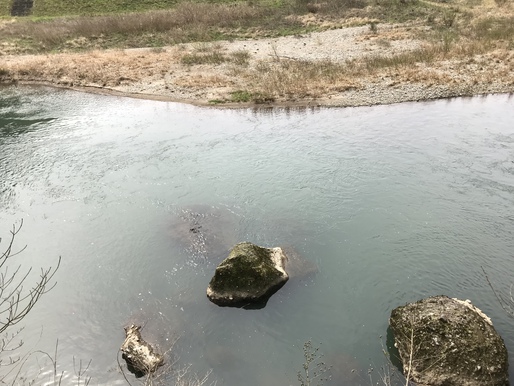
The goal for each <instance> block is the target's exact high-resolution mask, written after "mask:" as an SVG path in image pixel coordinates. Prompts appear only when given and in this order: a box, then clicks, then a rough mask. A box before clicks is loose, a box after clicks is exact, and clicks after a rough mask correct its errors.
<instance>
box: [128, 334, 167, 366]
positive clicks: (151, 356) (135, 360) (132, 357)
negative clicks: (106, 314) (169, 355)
mask: <svg viewBox="0 0 514 386" xmlns="http://www.w3.org/2000/svg"><path fill="white" fill-rule="evenodd" d="M140 329H141V326H136V325H134V324H132V325H131V326H130V327H125V335H126V337H125V341H124V342H123V344H122V345H121V352H122V354H123V358H124V359H125V361H126V362H127V366H128V368H129V370H130V371H131V372H133V373H135V374H136V375H144V374H148V373H153V372H155V370H157V368H159V366H162V365H163V363H164V358H163V356H162V355H160V354H158V353H156V352H155V351H154V349H153V347H152V346H150V344H148V343H147V342H146V341H145V340H144V339H143V338H142V337H141V332H140Z"/></svg>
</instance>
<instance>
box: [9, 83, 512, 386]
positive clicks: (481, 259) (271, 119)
mask: <svg viewBox="0 0 514 386" xmlns="http://www.w3.org/2000/svg"><path fill="white" fill-rule="evenodd" d="M0 184H1V185H0V225H1V228H0V235H1V236H2V237H3V242H2V244H0V247H1V249H2V251H3V247H4V246H5V242H6V239H7V238H8V235H9V234H8V232H9V230H10V229H11V228H12V225H13V224H19V223H20V220H22V219H23V227H22V229H21V231H20V233H19V234H18V236H17V239H16V244H15V246H16V247H17V248H18V249H19V248H21V247H23V246H24V245H27V249H26V250H25V251H23V253H21V254H20V255H18V256H16V257H15V258H16V259H17V261H16V262H13V265H17V264H21V266H22V269H28V268H29V267H31V266H33V267H34V272H33V274H35V275H37V273H38V270H39V268H40V267H48V266H55V264H56V263H57V260H58V257H59V256H61V257H62V263H61V266H60V268H59V270H58V272H57V274H56V276H55V280H56V281H57V285H56V286H55V288H54V289H52V290H51V291H50V292H49V293H47V294H46V295H44V296H43V298H42V299H41V300H40V302H39V303H38V304H37V305H36V307H35V308H34V309H33V310H32V311H31V313H30V314H29V315H28V317H27V318H25V320H24V321H23V322H22V325H23V326H25V328H24V330H23V331H21V333H20V336H21V337H23V340H24V346H23V347H22V349H23V350H25V351H24V352H28V351H35V350H42V351H45V352H47V353H49V354H51V356H52V357H53V356H54V350H55V346H56V342H58V350H57V353H58V361H57V365H58V366H57V369H58V372H59V373H60V372H62V371H64V376H63V380H64V382H65V384H76V375H75V373H76V372H77V370H78V364H79V361H80V360H82V364H83V365H85V364H87V362H89V360H92V361H91V365H90V367H89V369H88V374H89V375H90V376H92V381H91V384H92V385H93V384H94V385H96V384H98V385H116V384H119V385H122V384H126V381H125V379H124V378H123V375H122V374H121V372H120V370H119V368H118V360H117V357H118V351H117V350H118V348H119V347H120V345H121V343H122V342H123V339H124V332H123V327H124V326H126V325H128V324H131V323H138V324H143V325H144V330H143V336H144V337H145V338H147V340H149V341H150V342H152V343H153V344H155V345H156V346H157V347H158V348H159V350H161V351H165V350H168V349H170V348H171V347H172V345H173V349H172V350H171V351H170V352H169V353H168V362H169V361H171V360H175V361H176V363H175V364H174V366H173V367H174V368H175V369H176V368H177V367H179V366H186V365H187V364H191V367H190V368H189V372H190V373H191V374H192V373H197V374H199V375H202V374H206V373H207V372H209V371H212V373H211V374H210V377H209V379H210V380H211V381H217V384H218V385H223V386H225V385H226V386H241V385H245V386H270V385H272V386H275V385H277V386H279V385H298V384H299V382H298V380H297V372H298V371H300V370H302V363H303V362H304V357H303V351H302V347H303V345H304V343H305V342H307V341H311V342H312V345H313V346H314V347H320V349H319V353H320V354H321V353H322V354H323V360H324V362H325V363H326V364H327V366H333V369H332V370H331V371H332V377H333V380H332V381H331V382H332V384H336V385H349V386H359V385H370V384H371V383H372V382H373V384H377V382H379V378H380V374H381V373H382V372H383V371H386V370H387V367H388V366H387V363H388V362H387V359H386V358H385V357H384V355H383V353H382V347H383V346H385V345H386V344H387V342H386V336H387V325H388V317H389V314H390V312H391V310H392V309H393V308H394V307H396V306H399V305H403V304H405V303H407V302H410V301H415V300H418V299H420V298H423V297H427V296H432V295H439V294H445V295H448V296H451V297H459V298H462V299H470V300H471V301H472V302H473V303H474V304H475V305H476V306H478V307H479V308H481V309H482V310H483V311H484V312H486V313H487V314H488V315H489V316H490V317H491V318H492V320H493V322H494V324H495V327H496V329H497V330H498V332H499V333H500V334H501V335H502V336H503V338H504V339H505V342H506V344H507V347H508V349H509V351H510V353H511V354H512V350H513V349H514V330H513V328H512V326H513V319H512V318H509V316H508V315H507V314H506V313H505V312H504V311H503V310H502V308H501V306H500V305H499V303H498V301H497V300H496V298H495V296H494V293H493V291H492V290H491V288H490V287H489V285H488V283H487V280H486V278H485V277H484V273H483V271H482V267H483V268H484V269H485V270H486V272H487V273H488V276H489V278H490V280H491V282H492V283H493V285H494V286H495V288H496V289H497V290H498V291H499V292H501V293H504V294H508V292H509V288H510V285H511V283H513V282H514V278H513V277H512V275H511V273H512V272H514V98H513V97H512V96H509V95H494V96H487V97H474V98H458V99H451V100H439V101H431V102H423V103H404V104H398V105H391V106H375V107H359V108H338V109H334V108H333V109H323V108H319V109H259V110H252V109H242V110H223V109H216V108H200V107H194V106H189V105H183V104H177V103H167V102H156V101H147V100H139V99H130V98H123V97H113V96H102V95H94V94H85V93H79V92H74V91H67V90H57V89H49V88H42V87H4V88H2V89H0ZM187 213H196V214H198V215H199V216H204V217H206V218H208V219H209V220H208V221H209V223H208V225H209V229H208V231H209V232H211V233H212V234H214V235H215V237H216V244H217V246H218V247H219V248H220V249H223V247H225V246H226V245H230V244H233V243H235V242H238V241H252V242H255V243H257V244H260V245H263V246H278V245H287V246H290V247H293V248H294V249H295V250H296V251H297V252H298V253H299V254H301V255H302V256H303V257H304V258H305V259H306V260H308V261H310V262H312V263H314V264H316V265H317V267H318V273H317V274H315V275H311V276H309V277H307V278H304V279H302V280H300V279H297V280H291V281H290V282H288V283H287V284H286V285H285V286H284V287H283V288H282V289H280V291H278V292H277V293H276V294H275V295H273V296H272V297H271V299H270V300H269V302H268V304H267V305H266V307H265V308H262V309H259V310H244V309H235V308H220V307H218V306H216V305H214V304H212V303H210V302H209V301H208V299H207V297H206V295H205V291H206V288H207V285H208V282H209V280H210V278H211V277H212V274H213V272H214V268H215V267H216V264H217V263H218V262H219V256H218V255H216V256H215V258H211V256H210V255H209V250H207V251H206V252H205V251H198V250H195V249H193V248H191V247H190V245H188V241H187V237H186V236H185V235H184V234H182V233H180V232H181V230H183V228H181V225H180V224H181V221H182V220H181V218H183V217H184V214H187ZM177 224H178V225H177ZM186 230H187V229H186ZM186 233H187V232H186ZM204 252H205V253H204ZM29 278H31V279H32V280H35V279H36V276H34V275H31V276H29ZM173 342H174V343H173ZM36 357H38V355H36V354H34V355H33V356H31V357H30V358H29V360H28V361H27V363H26V364H25V366H24V367H23V371H22V374H23V375H24V376H26V377H27V378H28V379H30V378H31V377H32V378H34V377H35V376H36V374H37V373H38V372H39V373H40V374H39V375H38V379H40V380H41V381H40V382H47V383H46V384H50V383H48V382H50V380H51V379H52V372H53V368H52V366H51V363H50V362H49V361H48V360H45V358H44V356H41V355H39V357H38V360H37V361H36V360H35V358H36ZM511 357H512V355H511ZM119 360H120V361H121V358H120V359H119ZM73 361H75V371H74V364H73ZM120 363H122V364H123V362H120ZM511 368H514V364H513V363H512V361H511ZM126 375H127V378H128V379H129V380H131V382H132V384H138V383H137V382H136V381H134V378H133V375H132V374H130V373H127V374H126ZM131 377H132V378H131ZM162 379H165V380H166V379H167V381H165V382H163V383H166V382H170V381H169V379H170V378H169V377H168V378H165V377H163V378H162ZM327 384H328V383H327ZM378 384H380V383H378Z"/></svg>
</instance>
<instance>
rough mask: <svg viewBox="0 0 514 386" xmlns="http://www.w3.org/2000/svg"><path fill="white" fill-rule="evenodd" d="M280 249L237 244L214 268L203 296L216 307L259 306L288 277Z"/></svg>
mask: <svg viewBox="0 0 514 386" xmlns="http://www.w3.org/2000/svg"><path fill="white" fill-rule="evenodd" d="M286 259H287V257H286V256H285V254H284V253H283V251H282V249H281V248H262V247H259V246H257V245H254V244H252V243H248V242H244V243H240V244H237V245H236V246H235V247H234V248H232V250H231V251H230V254H229V256H228V257H227V258H226V259H225V260H223V262H222V263H221V264H220V265H219V266H218V267H217V268H216V272H215V273H214V277H213V278H212V280H211V281H210V283H209V286H208V288H207V297H208V298H209V299H210V300H211V301H212V302H213V303H215V304H217V305H219V306H234V307H245V308H258V307H263V306H264V305H265V304H266V302H267V300H268V299H269V297H270V296H271V295H273V294H274V293H275V292H276V291H277V290H278V289H279V288H280V287H282V286H283V285H284V284H285V283H286V282H287V280H288V279H289V276H288V274H287V273H286V271H285V269H284V266H285V261H286Z"/></svg>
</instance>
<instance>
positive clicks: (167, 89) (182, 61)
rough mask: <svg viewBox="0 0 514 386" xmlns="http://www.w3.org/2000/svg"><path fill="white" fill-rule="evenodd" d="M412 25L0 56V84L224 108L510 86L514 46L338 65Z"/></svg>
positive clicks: (368, 53) (417, 96) (409, 34)
mask: <svg viewBox="0 0 514 386" xmlns="http://www.w3.org/2000/svg"><path fill="white" fill-rule="evenodd" d="M420 28H424V27H421V26H420V27H413V26H393V25H380V27H379V30H378V32H376V33H372V31H371V30H370V27H369V26H364V27H352V28H344V29H332V30H327V31H324V32H317V33H311V34H308V35H301V36H288V37H281V38H274V39H259V40H245V41H230V42H229V41H222V42H217V43H203V44H202V43H196V44H185V45H178V46H173V47H164V48H162V49H130V50H105V51H92V52H86V53H59V54H48V55H30V56H20V55H3V56H0V81H2V82H3V83H8V82H20V83H42V84H50V85H55V86H61V87H70V88H77V89H81V90H86V91H92V92H102V93H115V94H122V95H129V96H134V97H140V98H148V99H161V100H170V101H180V102H186V103H192V104H199V105H213V104H216V105H220V106H227V107H233V106H241V105H243V106H246V105H250V104H254V103H255V101H257V102H261V103H266V104H274V105H283V104H286V105H306V106H307V105H324V106H359V105H374V104H389V103H396V102H403V101H416V100H428V99H435V98H444V97H452V96H460V95H476V94H487V93H500V92H514V52H513V51H512V50H511V51H506V52H505V51H501V52H492V53H489V54H487V55H481V56H476V57H473V58H466V60H460V61H458V60H452V61H437V62H434V63H431V64H430V66H427V65H421V64H415V65H413V66H410V67H401V66H400V67H398V66H396V67H395V66H388V67H384V68H383V69H378V70H376V69H375V70H373V71H369V72H366V71H364V72H363V71H362V70H361V71H360V73H359V76H358V77H356V76H355V75H352V73H351V72H349V73H347V74H344V73H342V71H343V70H339V69H342V68H343V65H347V64H348V62H349V61H353V62H352V63H354V64H355V63H357V64H358V65H360V66H363V64H362V63H364V66H365V65H366V60H368V61H369V58H372V57H376V56H380V57H391V56H393V55H398V54H401V53H405V52H411V51H413V50H416V49H420V48H421V47H422V46H423V44H424V43H423V42H422V41H420V40H417V39H415V36H416V34H415V32H419V29H420ZM359 63H360V64H359ZM338 65H339V66H340V67H337V66H338ZM329 71H331V72H329ZM256 96H261V97H260V100H259V98H258V97H256ZM235 102H238V103H235Z"/></svg>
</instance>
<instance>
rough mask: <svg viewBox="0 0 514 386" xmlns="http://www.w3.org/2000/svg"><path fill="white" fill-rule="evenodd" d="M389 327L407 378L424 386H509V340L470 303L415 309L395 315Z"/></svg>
mask: <svg viewBox="0 0 514 386" xmlns="http://www.w3.org/2000/svg"><path fill="white" fill-rule="evenodd" d="M389 325H390V327H391V329H392V331H393V333H394V339H395V346H396V347H397V348H398V351H399V353H400V357H401V360H402V363H403V371H404V374H405V375H407V374H410V380H411V381H413V382H415V383H416V384H418V385H427V386H506V385H508V384H509V381H508V356H507V349H506V348H505V344H504V342H503V339H502V338H501V337H500V336H499V335H498V333H497V332H496V330H495V329H494V327H493V325H492V322H491V320H490V319H489V318H488V317H487V316H486V315H485V314H484V313H483V312H482V311H480V310H479V309H478V308H476V307H474V306H473V305H472V304H471V303H470V302H469V300H466V301H462V300H458V299H450V298H448V297H446V296H434V297H430V298H427V299H423V300H420V301H418V302H416V303H410V304H407V305H405V306H402V307H398V308H395V309H394V310H393V311H392V312H391V317H390V319H389Z"/></svg>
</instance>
